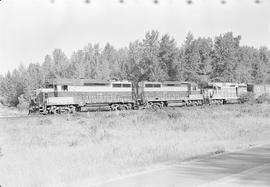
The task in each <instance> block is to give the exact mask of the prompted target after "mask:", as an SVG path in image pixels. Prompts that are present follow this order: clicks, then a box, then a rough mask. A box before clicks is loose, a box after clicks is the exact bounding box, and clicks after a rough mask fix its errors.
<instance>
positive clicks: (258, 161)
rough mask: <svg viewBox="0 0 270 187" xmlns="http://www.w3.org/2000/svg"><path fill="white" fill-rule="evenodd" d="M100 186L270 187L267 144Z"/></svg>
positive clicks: (269, 153) (269, 148)
mask: <svg viewBox="0 0 270 187" xmlns="http://www.w3.org/2000/svg"><path fill="white" fill-rule="evenodd" d="M96 186H99V187H135V186H136V187H179V186H185V187H188V186H197V187H214V186H222V187H223V186H269V187H270V145H265V146H262V147H256V148H252V149H249V150H246V151H240V152H235V153H228V154H223V155H219V156H216V157H212V158H207V159H202V160H197V161H193V162H187V163H182V164H178V165H173V166H170V167H167V168H164V169H160V170H156V171H152V172H147V173H142V174H137V175H134V176H130V177H125V178H122V179H117V180H111V181H110V182H107V183H103V184H99V185H96Z"/></svg>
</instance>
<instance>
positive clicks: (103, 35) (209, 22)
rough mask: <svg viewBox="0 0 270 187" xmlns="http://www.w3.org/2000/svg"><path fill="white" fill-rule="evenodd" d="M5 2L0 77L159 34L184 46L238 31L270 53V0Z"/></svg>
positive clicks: (0, 9)
mask: <svg viewBox="0 0 270 187" xmlns="http://www.w3.org/2000/svg"><path fill="white" fill-rule="evenodd" d="M50 2H51V1H50V0H1V1H0V74H5V73H6V72H7V71H8V70H13V69H14V68H17V67H18V66H19V64H25V65H27V64H29V63H31V62H33V63H35V62H40V63H42V62H43V59H44V56H45V55H46V54H51V52H52V51H53V49H55V48H61V49H62V50H63V51H64V52H65V53H66V54H67V55H68V56H70V55H71V54H72V52H73V51H75V50H77V49H81V48H83V47H84V46H85V45H87V44H88V43H89V42H91V43H100V44H101V46H104V45H105V44H106V42H109V43H111V44H113V45H114V46H115V47H117V48H119V47H124V46H128V44H129V42H131V41H134V40H136V39H140V40H141V39H143V37H144V35H145V32H146V31H149V30H151V29H157V30H159V31H160V32H161V34H165V33H169V34H170V35H171V36H173V37H174V38H175V39H176V41H177V43H178V45H181V44H182V43H183V41H184V39H185V36H186V34H187V33H188V32H189V31H190V32H192V33H193V34H194V35H195V37H199V36H210V37H214V36H216V35H219V34H221V33H225V32H228V31H232V32H234V33H235V35H237V34H239V35H241V36H242V40H241V44H242V45H250V46H255V47H259V46H262V45H266V46H267V47H268V48H270V0H264V1H262V3H261V4H255V3H254V0H227V3H226V4H225V5H222V4H221V3H220V0H193V4H192V5H188V4H187V3H186V0H160V3H159V4H158V5H156V4H154V3H153V1H152V0H125V3H124V4H120V3H118V0H91V3H90V4H85V3H84V0H55V3H53V4H52V3H50Z"/></svg>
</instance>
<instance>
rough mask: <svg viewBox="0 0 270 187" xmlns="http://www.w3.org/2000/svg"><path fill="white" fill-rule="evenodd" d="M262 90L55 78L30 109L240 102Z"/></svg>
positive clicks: (239, 86) (48, 110) (52, 111)
mask: <svg viewBox="0 0 270 187" xmlns="http://www.w3.org/2000/svg"><path fill="white" fill-rule="evenodd" d="M258 90H259V91H261V92H260V93H259V92H258ZM264 90H265V88H263V89H262V88H261V87H259V86H258V85H248V84H238V83H219V82H214V83H208V84H207V85H204V86H203V87H202V86H200V87H199V86H198V85H197V84H195V83H190V82H180V81H164V82H149V81H142V82H139V83H132V82H130V81H127V80H123V81H113V80H111V81H104V80H92V79H54V80H51V81H50V82H49V83H48V84H47V86H46V88H40V89H37V90H36V96H35V98H34V99H33V100H32V102H31V104H30V111H34V110H37V111H39V113H41V114H55V113H62V112H70V113H72V112H75V111H84V110H95V111H96V110H130V109H133V110H134V109H142V108H148V107H158V108H162V107H168V106H198V105H203V104H225V103H235V102H241V101H242V100H241V98H242V96H244V95H245V94H247V93H248V92H254V91H257V96H258V95H259V94H263V91H264ZM269 91H270V89H269Z"/></svg>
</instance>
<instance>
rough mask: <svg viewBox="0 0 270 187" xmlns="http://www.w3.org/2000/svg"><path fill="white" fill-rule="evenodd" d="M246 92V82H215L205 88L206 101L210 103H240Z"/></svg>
mask: <svg viewBox="0 0 270 187" xmlns="http://www.w3.org/2000/svg"><path fill="white" fill-rule="evenodd" d="M245 94H247V85H246V84H238V83H221V82H214V83H208V85H207V87H205V88H204V98H205V103H208V104H225V103H239V102H241V101H242V100H241V99H242V97H243V96H245Z"/></svg>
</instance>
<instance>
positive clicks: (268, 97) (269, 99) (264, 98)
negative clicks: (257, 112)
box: [256, 94, 270, 103]
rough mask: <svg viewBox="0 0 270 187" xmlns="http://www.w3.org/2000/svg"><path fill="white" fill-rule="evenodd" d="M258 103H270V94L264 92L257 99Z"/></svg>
mask: <svg viewBox="0 0 270 187" xmlns="http://www.w3.org/2000/svg"><path fill="white" fill-rule="evenodd" d="M256 101H257V103H270V94H263V95H261V96H259V97H258V98H257V99H256Z"/></svg>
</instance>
